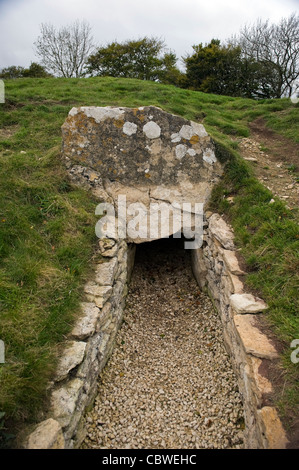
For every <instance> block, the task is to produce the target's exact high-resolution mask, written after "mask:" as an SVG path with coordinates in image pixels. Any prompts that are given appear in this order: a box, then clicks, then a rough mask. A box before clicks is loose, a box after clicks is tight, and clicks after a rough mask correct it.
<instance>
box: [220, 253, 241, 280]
mask: <svg viewBox="0 0 299 470" xmlns="http://www.w3.org/2000/svg"><path fill="white" fill-rule="evenodd" d="M221 255H222V259H223V261H224V263H225V266H226V268H227V269H228V271H230V272H231V273H232V274H236V275H242V274H245V273H244V271H242V269H241V268H240V266H239V261H238V259H237V257H236V253H235V251H232V250H222V251H221Z"/></svg>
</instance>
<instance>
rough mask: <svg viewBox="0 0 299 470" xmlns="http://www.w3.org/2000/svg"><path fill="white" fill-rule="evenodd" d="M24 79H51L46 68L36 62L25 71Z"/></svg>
mask: <svg viewBox="0 0 299 470" xmlns="http://www.w3.org/2000/svg"><path fill="white" fill-rule="evenodd" d="M23 77H31V78H47V77H51V74H49V73H48V72H47V71H46V70H45V68H44V67H43V66H42V65H40V64H37V63H36V62H31V64H30V67H29V68H28V69H24V71H23Z"/></svg>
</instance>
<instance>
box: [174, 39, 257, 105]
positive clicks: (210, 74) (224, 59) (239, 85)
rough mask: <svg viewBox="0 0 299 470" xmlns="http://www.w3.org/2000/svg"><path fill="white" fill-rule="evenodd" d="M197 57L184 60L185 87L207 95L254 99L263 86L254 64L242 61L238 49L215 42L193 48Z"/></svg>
mask: <svg viewBox="0 0 299 470" xmlns="http://www.w3.org/2000/svg"><path fill="white" fill-rule="evenodd" d="M193 51H194V52H193V54H192V55H188V56H187V57H185V58H184V59H183V60H184V62H185V66H186V80H185V86H186V87H188V88H193V89H195V90H200V91H203V92H206V93H215V94H219V95H227V96H244V97H248V98H251V97H253V96H254V95H255V93H256V90H257V88H258V86H259V84H258V83H259V70H258V67H257V64H256V63H255V62H254V61H252V60H245V59H242V57H241V49H240V47H238V46H232V45H227V46H222V45H221V43H220V41H219V40H218V39H212V41H211V42H210V43H209V44H206V45H205V46H203V45H202V43H201V44H199V45H197V46H193Z"/></svg>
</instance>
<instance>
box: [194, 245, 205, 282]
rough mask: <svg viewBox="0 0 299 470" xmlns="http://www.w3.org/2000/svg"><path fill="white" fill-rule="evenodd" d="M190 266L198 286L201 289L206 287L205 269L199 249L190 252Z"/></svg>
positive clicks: (201, 252)
mask: <svg viewBox="0 0 299 470" xmlns="http://www.w3.org/2000/svg"><path fill="white" fill-rule="evenodd" d="M191 266H192V271H193V274H194V277H195V279H196V281H197V283H198V285H199V286H200V287H201V289H203V288H204V287H205V285H206V275H207V272H208V270H207V268H206V264H205V262H204V256H203V251H202V249H201V248H198V249H196V250H191Z"/></svg>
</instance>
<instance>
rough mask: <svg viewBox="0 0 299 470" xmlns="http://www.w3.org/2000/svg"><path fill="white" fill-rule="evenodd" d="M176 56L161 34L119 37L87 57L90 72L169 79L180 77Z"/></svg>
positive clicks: (115, 75)
mask: <svg viewBox="0 0 299 470" xmlns="http://www.w3.org/2000/svg"><path fill="white" fill-rule="evenodd" d="M176 61H177V58H176V56H175V54H174V53H173V52H171V51H170V52H167V51H166V47H165V44H164V42H163V41H162V40H161V39H158V38H153V37H152V38H148V37H144V38H140V39H137V40H127V41H124V42H122V43H118V42H116V41H114V42H112V43H110V44H108V45H107V46H102V47H100V48H99V49H98V50H97V51H96V53H95V54H93V55H91V56H90V57H89V58H88V61H87V72H88V73H89V74H91V75H96V76H112V77H127V78H137V79H139V80H153V81H163V82H164V83H166V82H167V83H170V82H173V81H175V80H176V77H175V75H177V78H178V77H179V74H180V71H179V70H178V69H177V68H176V65H175V64H176Z"/></svg>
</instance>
